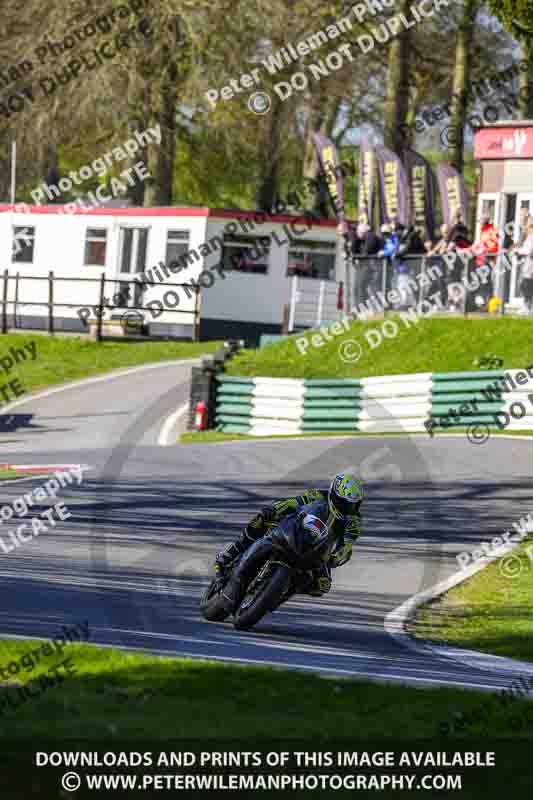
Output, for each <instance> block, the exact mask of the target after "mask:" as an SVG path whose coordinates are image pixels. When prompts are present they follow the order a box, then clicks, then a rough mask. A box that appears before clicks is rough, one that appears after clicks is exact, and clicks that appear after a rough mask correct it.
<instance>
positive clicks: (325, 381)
mask: <svg viewBox="0 0 533 800" xmlns="http://www.w3.org/2000/svg"><path fill="white" fill-rule="evenodd" d="M320 386H324V387H326V386H340V387H342V386H359V387H361V386H362V384H361V381H360V380H359V379H357V378H331V379H330V378H305V379H304V387H305V388H306V389H307V388H308V387H309V388H310V389H312V388H314V387H320Z"/></svg>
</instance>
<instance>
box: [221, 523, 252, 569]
mask: <svg viewBox="0 0 533 800" xmlns="http://www.w3.org/2000/svg"><path fill="white" fill-rule="evenodd" d="M254 542H255V537H253V536H251V535H250V534H249V532H248V528H245V529H244V531H243V532H242V533H241V535H240V536H239V538H238V539H237V540H236V541H235V542H233V543H232V544H230V545H229V546H228V547H226V549H225V550H221V551H220V553H217V555H216V558H215V566H214V570H215V576H216V577H217V578H223V577H225V575H226V574H227V572H228V570H229V568H230V567H231V565H232V564H233V563H234V562H235V560H236V559H237V558H239V556H241V555H242V554H243V553H244V552H245V551H246V550H248V548H249V547H250V546H251V545H252V544H253V543H254Z"/></svg>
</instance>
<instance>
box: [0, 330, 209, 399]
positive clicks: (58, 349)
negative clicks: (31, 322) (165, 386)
mask: <svg viewBox="0 0 533 800" xmlns="http://www.w3.org/2000/svg"><path fill="white" fill-rule="evenodd" d="M30 342H34V343H35V345H36V347H37V350H36V359H35V360H30V359H31V358H32V356H31V354H30V352H29V351H28V350H27V349H26V350H24V345H25V344H29V343H30ZM221 344H222V343H221V342H106V341H104V342H92V341H88V340H87V339H81V338H58V339H54V338H53V337H51V336H31V335H27V336H26V335H25V334H24V335H22V334H5V335H3V336H2V337H1V338H0V356H2V357H10V356H11V357H12V354H11V353H10V347H14V348H17V350H24V352H25V353H26V354H27V358H26V360H25V361H19V363H18V364H16V363H15V364H14V366H13V368H12V369H11V370H10V371H9V374H8V375H6V374H5V371H4V374H3V376H2V377H3V379H4V382H7V381H9V380H13V379H14V378H17V379H18V380H19V381H20V384H21V386H22V388H23V389H24V391H26V392H30V391H34V390H35V389H41V388H42V387H44V386H52V385H54V384H58V383H64V382H65V381H74V380H79V379H80V378H87V377H89V376H92V375H100V374H102V373H104V372H110V371H111V370H113V369H120V368H123V367H135V366H139V365H141V364H150V363H155V362H157V361H170V360H173V359H183V358H196V357H198V356H200V355H202V354H203V353H211V352H213V351H214V350H216V349H217V348H219V347H220V346H221ZM13 399H14V398H13Z"/></svg>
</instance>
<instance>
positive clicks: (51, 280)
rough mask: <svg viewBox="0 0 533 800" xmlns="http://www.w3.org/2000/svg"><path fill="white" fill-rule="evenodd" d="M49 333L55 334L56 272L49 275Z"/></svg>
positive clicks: (51, 271)
mask: <svg viewBox="0 0 533 800" xmlns="http://www.w3.org/2000/svg"><path fill="white" fill-rule="evenodd" d="M48 333H49V334H50V335H53V333H54V272H53V270H50V272H49V273H48Z"/></svg>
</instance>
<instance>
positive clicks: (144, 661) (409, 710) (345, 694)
mask: <svg viewBox="0 0 533 800" xmlns="http://www.w3.org/2000/svg"><path fill="white" fill-rule="evenodd" d="M221 630H222V628H221ZM42 645H43V642H31V641H21V640H16V641H12V640H4V641H3V642H2V643H1V645H0V662H1V666H2V668H3V669H4V670H6V668H7V666H8V664H10V662H13V661H15V662H17V663H20V661H21V659H22V657H23V656H24V655H25V654H28V652H29V651H30V650H32V649H33V648H39V647H42ZM65 658H69V659H70V665H69V670H70V675H69V676H66V677H64V678H63V682H62V683H60V684H59V685H56V686H55V687H51V688H48V689H47V690H46V691H42V693H41V694H38V693H37V690H32V693H33V694H34V695H35V696H34V697H30V698H29V699H27V700H26V702H24V703H22V704H20V705H19V706H18V707H16V704H17V699H18V698H19V697H20V687H18V686H16V685H15V684H14V683H13V684H12V685H6V683H7V682H6V681H4V682H3V683H2V685H1V686H0V732H1V733H3V734H4V735H7V734H8V735H9V739H10V741H12V740H13V739H16V738H26V739H29V738H35V739H46V740H48V739H61V738H71V739H74V738H78V737H79V738H83V739H93V738H98V737H100V738H102V737H106V736H111V735H112V736H116V737H117V739H120V737H124V738H125V737H127V738H128V739H136V738H139V739H145V740H147V739H155V740H161V739H176V738H188V739H207V738H212V739H229V738H231V737H235V738H239V737H242V736H244V735H246V737H247V739H248V738H249V739H250V740H252V739H257V740H259V739H269V738H270V739H272V738H274V739H290V738H291V737H293V738H302V737H309V738H312V739H313V740H316V739H339V738H342V737H346V738H348V737H350V738H358V737H360V738H362V739H364V740H368V739H371V738H372V737H374V738H377V739H382V738H383V737H393V738H394V737H395V738H397V739H401V740H403V739H405V738H410V737H435V736H438V735H442V732H443V727H442V726H443V725H444V724H447V720H449V719H451V717H452V716H453V713H454V712H455V711H456V710H457V709H463V710H464V711H465V712H468V711H473V710H474V709H475V708H477V707H479V705H480V703H481V702H483V701H486V700H487V695H486V694H484V693H481V692H470V691H464V690H458V689H449V688H431V689H415V688H410V687H405V686H396V685H384V684H378V683H374V682H370V681H351V680H342V679H339V680H337V679H324V678H321V677H319V676H317V675H314V674H309V673H303V672H291V671H287V670H281V669H280V670H277V669H273V668H267V667H264V668H263V667H241V666H235V665H229V664H223V663H214V662H202V661H195V660H191V659H176V658H159V657H155V656H148V655H140V654H135V653H130V652H123V651H118V650H113V649H111V648H98V647H92V646H88V645H69V646H67V647H65V649H64V652H63V653H62V654H61V655H56V656H55V658H47V659H44V661H43V658H42V657H41V658H40V661H39V663H38V664H36V665H35V666H34V668H33V669H32V670H30V671H21V672H19V673H18V674H17V675H16V678H15V679H14V680H17V681H19V680H20V681H22V682H24V683H26V682H27V681H28V680H30V681H31V682H32V686H35V685H37V684H38V682H39V678H40V677H42V676H43V675H44V674H48V676H50V672H48V673H46V670H48V669H49V668H50V667H52V666H53V665H56V664H57V663H59V661H61V660H64V659H65ZM27 664H28V665H31V662H30V661H28V662H27ZM65 669H66V668H65ZM64 672H65V671H64V670H61V671H60V673H58V674H61V675H63V674H64ZM317 700H318V702H317ZM19 702H20V701H19ZM522 705H524V704H523V702H522V701H519V700H517V701H516V705H515V707H514V709H513V713H515V714H516V713H517V711H518V710H519V709H520V708H521V707H522ZM524 708H525V706H524ZM324 709H327V713H324ZM506 713H508V711H507V712H506V710H505V709H503V708H500V707H499V706H495V709H494V713H493V715H491V716H489V718H488V719H487V720H485V721H483V722H477V723H475V724H473V725H472V726H470V727H469V728H468V729H466V730H465V731H464V732H463V735H464V736H479V734H480V733H481V732H482V731H483V732H484V733H485V734H486V735H488V736H499V737H501V736H502V725H503V730H504V731H505V734H504V735H505V736H507V735H508V736H509V737H514V736H515V735H516V733H517V732H516V731H514V730H513V729H512V728H511V727H510V725H507V727H506ZM521 735H522V736H528V737H533V720H532V723H531V725H530V728H529V729H528V730H526V731H525V732H524V731H522V734H521Z"/></svg>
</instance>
